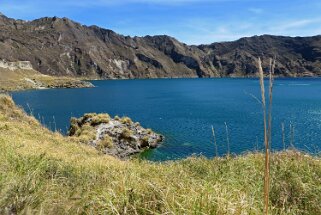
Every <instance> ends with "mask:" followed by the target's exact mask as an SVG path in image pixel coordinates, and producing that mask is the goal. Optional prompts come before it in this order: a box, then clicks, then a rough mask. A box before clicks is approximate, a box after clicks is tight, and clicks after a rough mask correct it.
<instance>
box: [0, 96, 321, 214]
mask: <svg viewBox="0 0 321 215" xmlns="http://www.w3.org/2000/svg"><path fill="white" fill-rule="evenodd" d="M270 160H271V162H273V165H271V170H270V179H271V185H272V186H271V189H270V197H269V198H270V210H269V211H270V213H271V214H320V213H321V205H320V202H321V186H320V184H321V183H320V182H321V160H320V158H319V157H312V156H310V155H307V154H304V153H300V152H296V151H284V152H279V153H274V154H271V157H270ZM0 170H1V171H0V214H28V213H29V214H39V213H43V214H262V213H263V206H264V205H263V201H262V197H263V178H264V154H262V153H249V154H245V155H242V156H237V157H229V158H214V159H212V160H211V159H206V158H203V157H199V158H196V157H191V158H188V159H185V160H181V161H175V162H174V161H171V162H165V163H151V162H148V161H140V160H136V159H134V160H130V161H121V160H118V159H115V158H113V157H110V156H106V155H103V154H102V153H100V152H99V151H97V150H96V149H94V148H93V147H90V146H87V145H84V144H81V143H79V142H78V141H77V139H75V138H69V137H63V136H62V135H61V134H59V133H53V132H51V131H49V130H47V129H46V128H44V127H42V126H41V125H40V124H39V123H38V122H37V121H36V120H35V119H34V118H33V117H30V116H27V115H26V114H25V113H24V112H23V111H22V110H20V109H18V108H17V107H16V106H15V104H14V103H13V101H12V99H11V98H9V97H8V96H3V95H2V96H0Z"/></svg>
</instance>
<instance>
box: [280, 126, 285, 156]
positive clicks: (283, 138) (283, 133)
mask: <svg viewBox="0 0 321 215" xmlns="http://www.w3.org/2000/svg"><path fill="white" fill-rule="evenodd" d="M281 128H282V143H283V150H284V151H285V128H284V122H282V124H281Z"/></svg>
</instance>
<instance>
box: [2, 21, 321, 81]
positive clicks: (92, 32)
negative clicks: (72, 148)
mask: <svg viewBox="0 0 321 215" xmlns="http://www.w3.org/2000/svg"><path fill="white" fill-rule="evenodd" d="M0 28H1V31H0V59H5V60H7V61H30V62H31V64H32V66H33V68H35V69H36V70H37V71H40V72H41V73H43V74H48V75H55V76H66V75H67V76H80V77H86V78H95V79H96V78H97V79H115V78H162V77H167V78H171V77H246V76H255V75H256V72H257V68H256V62H255V60H256V58H257V57H261V58H263V66H264V68H265V69H267V68H268V58H270V57H274V56H275V57H276V59H277V64H276V69H275V72H276V75H278V76H298V77H299V76H319V75H321V36H314V37H282V36H270V35H263V36H254V37H249V38H242V39H240V40H237V41H234V42H222V43H213V44H211V45H201V46H188V45H186V44H183V43H181V42H179V41H177V40H176V39H174V38H172V37H169V36H165V35H164V36H146V37H129V36H123V35H119V34H117V33H115V32H113V31H111V30H107V29H103V28H99V27H97V26H84V25H81V24H79V23H76V22H73V21H72V20H69V19H67V18H57V17H52V18H49V17H46V18H41V19H37V20H33V21H22V20H14V19H10V18H8V17H6V16H3V15H0Z"/></svg>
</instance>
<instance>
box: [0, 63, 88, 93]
mask: <svg viewBox="0 0 321 215" xmlns="http://www.w3.org/2000/svg"><path fill="white" fill-rule="evenodd" d="M68 87H89V83H87V82H83V81H80V80H77V79H72V78H68V77H53V76H48V75H43V74H41V73H39V72H38V71H36V70H25V69H16V70H9V69H5V68H0V91H15V90H25V89H41V88H68Z"/></svg>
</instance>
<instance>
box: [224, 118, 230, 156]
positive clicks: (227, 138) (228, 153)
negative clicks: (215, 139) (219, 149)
mask: <svg viewBox="0 0 321 215" xmlns="http://www.w3.org/2000/svg"><path fill="white" fill-rule="evenodd" d="M224 124H225V131H226V144H227V157H229V156H230V138H229V133H228V127H227V123H226V122H224Z"/></svg>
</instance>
